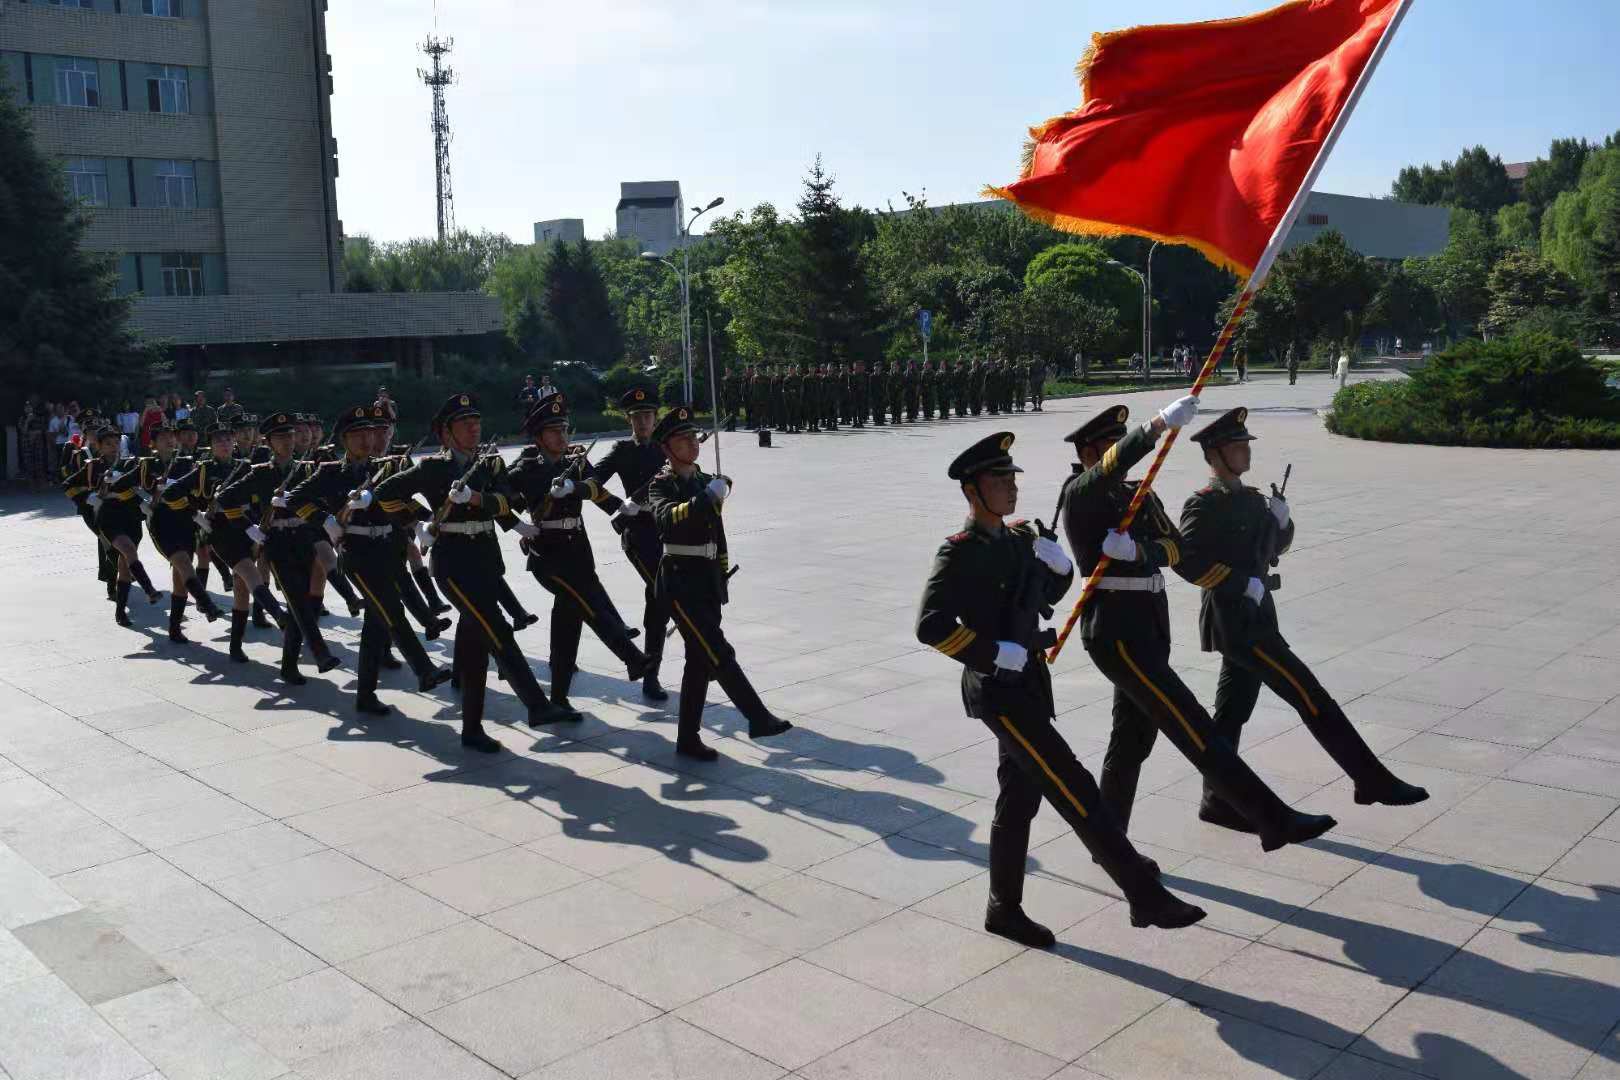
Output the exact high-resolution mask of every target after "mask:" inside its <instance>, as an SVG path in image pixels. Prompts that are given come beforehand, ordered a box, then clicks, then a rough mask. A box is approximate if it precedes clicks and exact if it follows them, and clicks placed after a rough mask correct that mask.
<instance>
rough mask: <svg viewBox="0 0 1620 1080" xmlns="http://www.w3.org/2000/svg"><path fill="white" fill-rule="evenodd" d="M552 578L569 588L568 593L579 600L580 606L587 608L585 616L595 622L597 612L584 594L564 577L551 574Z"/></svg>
mask: <svg viewBox="0 0 1620 1080" xmlns="http://www.w3.org/2000/svg"><path fill="white" fill-rule="evenodd" d="M551 580H552V581H555V582H556V583H557V584H559V585H561V586H562V587H563V588H565V589H567V590H568V595H569V596H572V597H573V598H574V599H575V600H576V601H578V602H579V606H580V607H582V608H584V609H585V617H586V618H587V619H590V620H591V621H593V622H594V621H595V620H596V612H594V611H592V610H591V605H589V604H587V603H586V602H585V598H584V597H583V596H581V595H579V592H578V591H577V590H575V588H574V587H573V586H572V585H570V584H568V582H566V581H564V580H563V579H562V578H560V577H558V576H557V575H556V574H552V575H551Z"/></svg>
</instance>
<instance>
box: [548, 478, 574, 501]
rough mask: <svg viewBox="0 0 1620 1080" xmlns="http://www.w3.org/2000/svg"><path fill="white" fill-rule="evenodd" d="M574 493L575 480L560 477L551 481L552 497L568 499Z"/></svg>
mask: <svg viewBox="0 0 1620 1080" xmlns="http://www.w3.org/2000/svg"><path fill="white" fill-rule="evenodd" d="M573 493H574V482H573V481H572V480H568V479H564V478H562V477H558V478H557V479H556V480H553V481H552V482H551V497H552V498H553V499H566V498H568V496H570V495H572V494H573Z"/></svg>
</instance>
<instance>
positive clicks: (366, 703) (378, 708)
mask: <svg viewBox="0 0 1620 1080" xmlns="http://www.w3.org/2000/svg"><path fill="white" fill-rule="evenodd" d="M354 711H355V712H358V713H365V714H366V715H367V716H389V715H391V714H392V713H393V711H394V707H393V706H392V705H384V704H383V703H382V702H380V701H378V700H377V699H376V698H374V697H372V698H358V699H356V700H355V703H354Z"/></svg>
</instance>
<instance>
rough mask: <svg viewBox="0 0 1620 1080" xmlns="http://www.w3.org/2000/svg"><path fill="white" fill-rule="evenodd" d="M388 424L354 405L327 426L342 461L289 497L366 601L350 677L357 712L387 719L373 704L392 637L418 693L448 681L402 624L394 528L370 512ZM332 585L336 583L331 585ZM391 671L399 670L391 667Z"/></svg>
mask: <svg viewBox="0 0 1620 1080" xmlns="http://www.w3.org/2000/svg"><path fill="white" fill-rule="evenodd" d="M391 425H392V417H391V415H390V412H389V408H388V406H386V405H356V406H354V407H353V408H350V409H346V410H344V412H343V414H342V415H341V416H339V417H338V419H337V421H336V422H335V423H334V424H333V425H332V441H333V443H334V444H335V445H337V446H341V447H342V448H343V457H342V458H341V459H340V460H335V461H328V462H324V463H323V464H322V465H321V466H320V467H319V468H317V469H316V470H315V471H314V472H313V473H312V474H310V476H309V477H308V478H307V479H306V480H304V482H303V483H301V484H299V485H298V486H297V487H296V488H294V489H293V490H292V491H291V492H290V493H288V495H287V507H288V509H289V510H290V511H291V512H292V513H293V514H294V515H295V516H297V517H299V518H302V519H304V520H306V521H313V522H318V524H319V527H320V528H321V530H322V531H323V532H324V533H325V534H326V536H327V538H328V539H330V540H331V542H332V543H333V545H334V546H335V545H338V544H341V545H342V546H343V565H342V568H343V572H344V573H346V574H347V575H348V576H349V577H351V578H353V579H354V583H355V584H356V585H358V586H359V587H360V592H361V594H362V595H363V596H364V597H365V605H364V606H365V621H364V622H363V623H362V624H361V627H360V662H359V665H358V672H357V674H356V687H355V702H354V708H355V711H356V712H359V713H364V714H366V715H369V716H387V715H389V714H390V713H392V712H393V711H394V710H393V707H392V706H389V705H386V704H384V703H383V702H382V701H380V700H378V698H377V681H378V677H379V676H380V675H381V672H382V668H383V667H385V666H388V665H387V652H388V642H389V639H390V638H392V639H393V641H394V643H395V644H397V645H398V646H399V651H400V652H402V653H404V654H405V659H406V661H407V662H409V664H410V665H411V671H412V672H413V673H414V674H415V675H416V678H417V687H418V689H420V690H422V691H423V692H424V693H425V692H427V691H429V690H432V689H433V688H434V687H436V686H438V685H440V684H441V683H444V682H446V681H448V680H449V678H450V675H451V672H450V669H448V668H441V667H437V666H435V665H434V663H433V662H432V661H431V660H429V659H428V655H427V651H426V650H425V649H423V648H422V643H421V642H420V641H418V640H417V637H416V632H415V631H414V630H412V629H411V626H410V624H409V623H408V622H407V621H406V618H405V605H404V603H403V601H402V600H401V597H400V593H399V579H400V578H401V577H402V576H403V575H404V569H405V549H404V547H403V546H402V545H400V544H399V543H398V542H397V539H396V537H397V530H398V526H397V525H396V524H395V523H394V522H393V521H392V520H391V519H390V517H389V516H388V515H387V514H386V513H385V512H384V511H383V509H382V507H381V506H378V505H376V495H375V491H374V488H375V487H376V485H377V484H378V483H379V482H380V481H381V480H382V479H384V477H383V476H382V475H380V474H381V473H386V472H387V471H388V469H389V467H388V466H387V465H386V464H385V465H383V466H380V467H379V466H377V465H376V463H375V461H374V460H373V452H374V451H376V450H379V449H380V450H383V451H384V452H385V453H386V451H387V450H388V443H387V436H388V433H389V430H390V428H391ZM333 580H336V579H335V578H334V579H333ZM394 666H396V667H397V666H398V662H397V661H396V662H395V664H394Z"/></svg>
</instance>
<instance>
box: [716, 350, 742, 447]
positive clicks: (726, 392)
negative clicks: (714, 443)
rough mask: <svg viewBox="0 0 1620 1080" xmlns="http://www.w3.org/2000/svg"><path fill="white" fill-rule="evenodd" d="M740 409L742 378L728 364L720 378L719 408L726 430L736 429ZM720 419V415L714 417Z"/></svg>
mask: <svg viewBox="0 0 1620 1080" xmlns="http://www.w3.org/2000/svg"><path fill="white" fill-rule="evenodd" d="M741 409H742V379H741V376H739V375H738V374H737V369H736V368H734V367H730V366H728V367H727V368H726V373H725V374H724V375H723V376H722V377H721V379H720V410H721V413H722V414H723V417H724V419H725V421H726V430H727V431H736V430H737V413H738V412H739V411H741ZM716 419H720V417H716Z"/></svg>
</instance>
